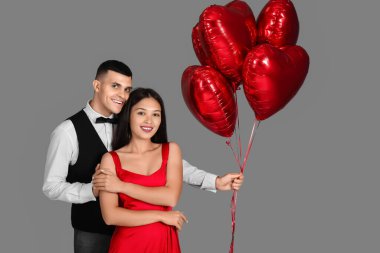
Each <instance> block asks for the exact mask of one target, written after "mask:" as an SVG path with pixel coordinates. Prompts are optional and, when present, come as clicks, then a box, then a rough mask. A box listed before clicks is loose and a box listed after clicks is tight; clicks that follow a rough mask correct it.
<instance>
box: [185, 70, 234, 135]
mask: <svg viewBox="0 0 380 253" xmlns="http://www.w3.org/2000/svg"><path fill="white" fill-rule="evenodd" d="M181 85H182V95H183V98H184V100H185V103H186V105H187V107H188V108H189V110H190V112H191V113H192V114H193V115H194V117H195V118H196V119H197V120H198V121H199V122H200V123H201V124H202V125H204V126H205V127H206V128H208V129H209V130H211V131H212V132H214V133H216V134H218V135H221V136H224V137H230V136H231V135H232V134H233V132H234V129H235V123H236V117H237V113H236V102H235V99H234V94H233V90H232V88H231V86H230V85H229V83H228V81H227V79H226V78H224V77H223V76H222V75H221V74H220V73H219V72H218V71H216V70H215V69H213V68H212V67H210V66H190V67H188V68H187V69H186V70H185V71H184V72H183V74H182V80H181Z"/></svg>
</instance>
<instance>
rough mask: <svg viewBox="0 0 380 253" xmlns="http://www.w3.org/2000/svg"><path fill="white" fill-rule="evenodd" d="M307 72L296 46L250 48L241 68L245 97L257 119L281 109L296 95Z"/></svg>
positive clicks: (301, 51) (305, 59)
mask: <svg viewBox="0 0 380 253" xmlns="http://www.w3.org/2000/svg"><path fill="white" fill-rule="evenodd" d="M308 69H309V56H308V54H307V52H306V51H305V50H304V49H303V48H302V47H300V46H286V47H282V48H281V49H280V48H277V47H274V46H272V45H270V44H262V45H258V46H256V47H254V48H253V49H252V50H251V52H249V53H248V55H247V58H246V60H245V62H244V66H243V79H244V81H243V87H244V93H245V96H246V98H247V100H248V102H249V104H250V106H251V107H252V109H253V110H254V112H255V115H256V118H257V119H258V120H265V119H267V118H268V117H270V116H272V115H273V114H275V113H276V112H278V111H279V110H281V109H282V108H283V107H284V106H285V105H286V104H287V103H288V102H289V101H290V100H291V99H292V98H293V97H294V95H295V94H296V93H297V91H298V90H299V88H300V87H301V85H302V84H303V82H304V80H305V78H306V75H307V72H308Z"/></svg>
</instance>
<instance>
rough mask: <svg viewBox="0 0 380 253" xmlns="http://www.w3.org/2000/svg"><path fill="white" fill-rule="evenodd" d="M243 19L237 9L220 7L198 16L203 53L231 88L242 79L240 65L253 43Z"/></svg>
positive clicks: (205, 11) (214, 7) (216, 6)
mask: <svg viewBox="0 0 380 253" xmlns="http://www.w3.org/2000/svg"><path fill="white" fill-rule="evenodd" d="M246 19H247V17H246V16H244V15H242V14H241V13H240V12H238V11H236V9H229V8H228V7H225V6H219V5H212V6H209V7H207V8H206V9H205V10H204V11H203V12H202V14H201V15H200V17H199V38H200V41H201V45H202V48H203V51H204V53H205V55H206V57H207V58H209V59H210V60H211V62H212V64H211V65H212V66H213V67H214V68H216V69H217V70H219V71H220V72H221V73H222V74H223V75H224V76H225V77H226V78H227V79H229V81H231V83H232V84H233V87H234V88H236V87H237V85H238V84H239V83H240V82H241V80H242V76H241V70H242V66H243V62H244V59H245V56H246V55H247V53H248V51H249V50H250V49H251V48H252V45H253V44H254V41H255V38H252V37H251V36H252V35H251V31H250V30H249V29H248V28H247V26H246V23H247V22H246ZM252 22H254V21H252ZM252 22H251V23H252Z"/></svg>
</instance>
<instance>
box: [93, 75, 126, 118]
mask: <svg viewBox="0 0 380 253" xmlns="http://www.w3.org/2000/svg"><path fill="white" fill-rule="evenodd" d="M93 86H94V90H95V94H96V95H95V96H94V103H93V104H92V106H93V107H94V109H95V110H96V111H97V112H99V113H101V114H102V115H104V116H109V115H111V114H118V113H119V112H120V111H121V108H122V107H123V105H124V103H125V102H126V101H127V100H128V98H129V94H130V93H131V90H132V78H131V77H130V76H125V75H123V74H120V73H117V72H115V71H112V70H108V72H107V73H106V74H104V75H103V76H101V77H100V78H99V80H94V82H93Z"/></svg>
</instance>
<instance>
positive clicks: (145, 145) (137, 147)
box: [128, 138, 157, 154]
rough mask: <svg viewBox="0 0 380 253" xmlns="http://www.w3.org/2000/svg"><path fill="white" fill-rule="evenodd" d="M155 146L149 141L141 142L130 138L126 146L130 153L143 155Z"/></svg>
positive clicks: (141, 140)
mask: <svg viewBox="0 0 380 253" xmlns="http://www.w3.org/2000/svg"><path fill="white" fill-rule="evenodd" d="M156 146H157V144H155V143H153V142H152V141H151V140H143V139H136V138H132V139H131V141H130V142H129V144H128V150H129V152H132V153H137V154H143V153H145V152H148V151H151V150H153V149H155V148H156Z"/></svg>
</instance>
